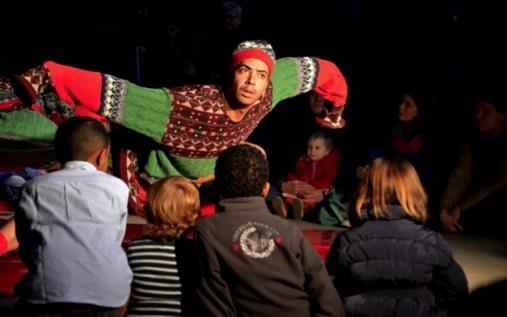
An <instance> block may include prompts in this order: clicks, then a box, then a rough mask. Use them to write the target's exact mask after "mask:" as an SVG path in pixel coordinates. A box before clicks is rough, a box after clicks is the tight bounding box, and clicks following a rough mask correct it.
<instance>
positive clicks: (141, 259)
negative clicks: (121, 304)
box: [127, 238, 182, 316]
mask: <svg viewBox="0 0 507 317" xmlns="http://www.w3.org/2000/svg"><path fill="white" fill-rule="evenodd" d="M127 255H128V260H129V265H130V267H131V268H132V271H133V272H134V279H133V281H132V286H131V296H130V302H129V307H128V312H127V316H182V312H181V281H180V277H179V274H178V267H177V262H176V253H175V248H174V240H169V241H161V240H155V239H149V238H145V239H139V240H135V241H133V242H132V243H131V244H130V245H129V247H128V249H127Z"/></svg>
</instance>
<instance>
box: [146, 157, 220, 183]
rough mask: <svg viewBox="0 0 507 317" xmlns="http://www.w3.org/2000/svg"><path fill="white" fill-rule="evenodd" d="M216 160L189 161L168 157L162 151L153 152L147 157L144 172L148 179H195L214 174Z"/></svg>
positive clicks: (183, 158)
mask: <svg viewBox="0 0 507 317" xmlns="http://www.w3.org/2000/svg"><path fill="white" fill-rule="evenodd" d="M215 162H216V158H209V159H205V158H204V159H202V158H201V159H191V158H185V157H179V156H170V157H168V155H167V154H166V153H165V152H164V151H163V150H153V151H151V152H150V154H149V156H148V162H147V163H146V165H145V166H144V171H145V172H146V173H147V174H148V176H150V177H155V178H162V177H167V176H168V175H170V176H177V175H183V176H185V177H187V178H191V179H196V178H198V177H201V176H207V175H211V174H213V173H214V169H215Z"/></svg>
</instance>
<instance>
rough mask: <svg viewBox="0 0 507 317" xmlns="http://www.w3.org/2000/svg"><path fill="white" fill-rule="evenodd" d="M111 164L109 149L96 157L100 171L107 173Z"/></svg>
mask: <svg viewBox="0 0 507 317" xmlns="http://www.w3.org/2000/svg"><path fill="white" fill-rule="evenodd" d="M108 163H109V147H107V148H104V149H102V150H100V151H99V152H98V153H97V156H96V163H95V164H96V166H97V169H98V170H99V171H102V172H105V171H106V170H107V165H108Z"/></svg>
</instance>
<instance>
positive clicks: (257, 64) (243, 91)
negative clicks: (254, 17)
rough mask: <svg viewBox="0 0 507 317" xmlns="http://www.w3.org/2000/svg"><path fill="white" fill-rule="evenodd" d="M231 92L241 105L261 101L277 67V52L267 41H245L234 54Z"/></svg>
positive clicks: (246, 105) (245, 105)
mask: <svg viewBox="0 0 507 317" xmlns="http://www.w3.org/2000/svg"><path fill="white" fill-rule="evenodd" d="M231 66H232V70H233V77H232V83H231V85H232V86H231V88H232V91H231V94H232V97H234V98H235V101H236V102H237V103H238V104H239V106H244V107H248V106H251V105H253V104H254V103H256V102H257V101H259V100H260V99H261V98H262V96H263V95H264V92H265V91H266V88H267V87H268V84H269V80H270V78H271V75H272V74H273V71H274V69H275V52H274V51H273V48H272V47H271V44H269V43H268V42H266V41H262V40H258V41H245V42H242V43H240V44H239V45H238V47H237V48H236V50H235V51H234V52H233V54H232V64H231Z"/></svg>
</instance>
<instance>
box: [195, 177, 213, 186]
mask: <svg viewBox="0 0 507 317" xmlns="http://www.w3.org/2000/svg"><path fill="white" fill-rule="evenodd" d="M213 180H215V174H211V175H207V176H202V177H199V178H198V179H196V180H195V181H194V183H195V185H196V186H197V187H201V185H202V184H205V183H209V182H211V181H213Z"/></svg>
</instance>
